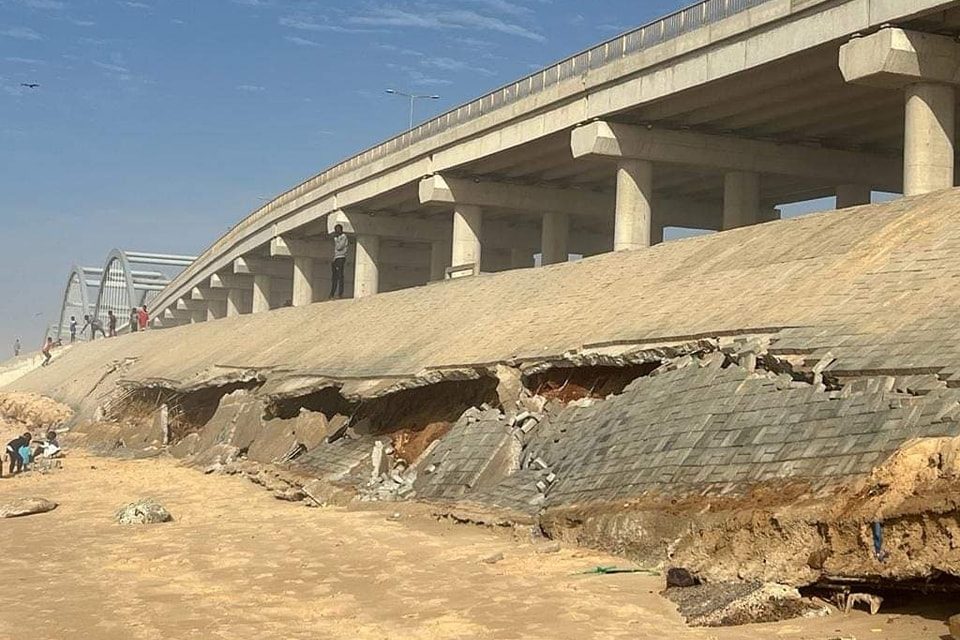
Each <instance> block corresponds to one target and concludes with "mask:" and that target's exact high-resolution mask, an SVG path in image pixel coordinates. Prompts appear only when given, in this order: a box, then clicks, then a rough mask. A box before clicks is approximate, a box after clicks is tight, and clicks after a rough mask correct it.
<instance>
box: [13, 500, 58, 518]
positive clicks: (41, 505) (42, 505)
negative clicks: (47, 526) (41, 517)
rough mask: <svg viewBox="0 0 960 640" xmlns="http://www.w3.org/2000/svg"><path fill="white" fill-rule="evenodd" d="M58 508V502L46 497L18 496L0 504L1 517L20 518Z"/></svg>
mask: <svg viewBox="0 0 960 640" xmlns="http://www.w3.org/2000/svg"><path fill="white" fill-rule="evenodd" d="M56 508H57V503H56V502H52V501H50V500H46V499H44V498H17V499H16V500H11V501H10V502H6V503H4V504H0V518H19V517H21V516H30V515H33V514H35V513H46V512H47V511H53V510H54V509H56Z"/></svg>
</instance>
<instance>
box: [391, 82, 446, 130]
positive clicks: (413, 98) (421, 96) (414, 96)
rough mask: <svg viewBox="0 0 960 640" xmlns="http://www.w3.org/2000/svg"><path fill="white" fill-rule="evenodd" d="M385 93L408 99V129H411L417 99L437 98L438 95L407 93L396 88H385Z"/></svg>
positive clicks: (438, 97)
mask: <svg viewBox="0 0 960 640" xmlns="http://www.w3.org/2000/svg"><path fill="white" fill-rule="evenodd" d="M387 93H389V94H390V95H392V96H402V97H404V98H409V99H410V127H409V128H410V129H413V115H414V108H415V105H416V102H417V100H439V99H440V96H438V95H430V94H416V93H407V92H406V91H399V90H397V89H387Z"/></svg>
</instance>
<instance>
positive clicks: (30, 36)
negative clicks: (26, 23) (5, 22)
mask: <svg viewBox="0 0 960 640" xmlns="http://www.w3.org/2000/svg"><path fill="white" fill-rule="evenodd" d="M0 36H6V37H7V38H16V39H17V40H43V36H41V35H40V34H39V33H37V32H36V31H34V30H33V29H31V28H29V27H9V28H7V29H3V30H0Z"/></svg>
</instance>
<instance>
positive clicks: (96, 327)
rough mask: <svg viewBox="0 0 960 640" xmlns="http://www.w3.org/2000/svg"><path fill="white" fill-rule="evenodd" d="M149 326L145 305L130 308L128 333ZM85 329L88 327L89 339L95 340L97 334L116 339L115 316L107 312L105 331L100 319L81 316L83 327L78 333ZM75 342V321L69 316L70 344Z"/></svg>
mask: <svg viewBox="0 0 960 640" xmlns="http://www.w3.org/2000/svg"><path fill="white" fill-rule="evenodd" d="M149 324H150V313H149V312H148V311H147V305H143V306H142V307H140V308H139V309H137V308H132V309H130V323H129V325H128V327H129V329H130V333H136V332H137V331H146V329H147V325H149ZM87 327H90V339H91V340H96V338H97V334H98V333H99V334H100V335H101V336H103V337H104V338H116V337H117V314H115V313H114V312H113V310H112V309H110V310H109V311H107V329H106V330H104V328H103V322H102V321H101V320H100V318H98V317H96V316H90V315H85V316H83V327H81V328H80V330H79V333H81V334H82V333H83V332H84V331H86V330H87ZM76 341H77V319H76V317H75V316H70V342H76Z"/></svg>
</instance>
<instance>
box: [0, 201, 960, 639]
mask: <svg viewBox="0 0 960 640" xmlns="http://www.w3.org/2000/svg"><path fill="white" fill-rule="evenodd" d="M957 229H960V198H958V196H957V194H956V193H954V192H950V193H943V194H931V195H930V196H926V197H924V198H919V199H906V200H904V201H898V202H895V203H890V204H887V205H883V206H875V207H864V208H861V209H856V210H853V211H852V212H846V213H844V214H843V215H839V214H838V215H836V216H833V217H831V216H810V217H807V218H804V219H802V220H790V221H785V222H783V223H776V224H774V225H758V226H756V227H753V228H750V229H748V230H742V231H739V232H734V233H731V234H718V235H717V236H711V237H709V238H697V239H693V240H690V241H684V242H678V243H666V245H664V246H663V247H658V248H657V249H656V250H652V251H650V252H624V253H622V254H617V255H610V256H603V257H598V258H591V259H588V260H584V261H582V262H580V263H576V264H571V265H561V266H555V267H551V269H546V270H529V271H530V273H529V274H523V275H524V277H525V278H526V279H524V278H521V277H520V276H519V275H516V274H513V275H511V274H504V275H502V276H499V275H496V276H490V277H485V278H477V279H469V278H465V279H463V281H462V282H458V283H453V284H450V285H449V286H446V287H424V288H422V290H420V291H403V292H397V293H391V294H387V295H385V296H374V297H372V298H371V299H369V300H367V301H365V305H364V306H363V310H362V311H363V313H362V314H361V313H360V311H358V310H357V309H354V308H346V307H344V308H342V309H341V308H339V307H338V308H337V310H336V313H334V311H333V310H331V307H332V306H334V305H311V306H310V307H308V308H302V309H301V308H298V309H291V310H287V312H286V315H284V314H280V315H277V314H261V315H262V316H263V318H246V317H245V318H241V319H238V320H236V321H235V322H236V325H235V330H236V331H237V332H239V333H238V334H237V335H243V336H244V337H245V339H244V340H240V341H237V340H235V339H233V338H231V341H229V344H228V343H227V342H225V341H226V338H225V337H224V335H225V334H224V332H223V331H219V332H213V330H212V329H210V328H209V327H208V326H198V327H184V328H179V329H174V330H171V331H170V332H167V331H164V332H148V334H147V335H145V336H142V340H140V341H139V342H136V343H134V342H132V341H131V342H130V343H129V344H130V345H133V346H127V344H128V343H127V342H125V341H123V340H116V341H104V342H105V344H101V345H97V346H96V349H99V350H102V352H101V351H97V352H96V353H94V351H93V350H89V351H85V350H84V349H76V350H72V351H71V352H70V353H69V354H65V355H64V356H63V358H62V359H60V360H59V361H58V363H57V366H56V367H51V368H49V369H50V370H44V371H38V372H35V373H31V374H28V375H27V376H25V377H24V378H22V379H21V380H20V381H18V382H17V383H16V384H15V385H14V387H15V390H16V391H18V392H45V393H49V395H51V396H52V397H54V398H56V399H57V400H62V401H64V402H68V403H69V404H70V405H71V406H73V407H74V408H75V409H76V415H75V416H74V417H73V418H71V419H69V422H68V423H67V424H69V426H70V427H71V434H70V437H71V438H73V439H75V442H76V443H78V444H83V445H86V446H90V447H91V448H94V449H95V450H97V451H101V452H103V453H105V454H109V455H122V456H126V457H138V456H149V455H172V456H175V457H176V458H178V459H180V460H182V461H183V463H184V464H186V465H190V466H192V467H195V468H197V469H199V470H204V471H207V472H210V473H229V474H242V475H244V476H245V477H248V478H250V479H251V480H252V481H254V482H257V483H258V484H262V485H263V486H264V487H265V488H266V489H268V490H270V491H271V492H272V493H273V494H274V495H275V496H277V497H278V498H279V499H283V500H298V501H301V502H303V503H304V504H308V505H311V506H318V505H335V504H336V505H339V504H347V503H350V502H373V501H384V502H397V501H417V502H420V503H425V504H427V505H429V506H430V508H431V509H433V510H434V512H435V513H437V514H439V515H443V516H449V517H451V518H454V519H456V520H458V521H463V522H477V523H483V524H488V525H496V526H509V527H515V528H516V529H518V530H520V531H530V530H533V531H536V532H538V534H542V535H544V536H545V537H547V538H549V539H550V540H551V542H557V543H560V544H562V545H564V546H566V545H571V546H586V547H591V548H596V549H602V550H606V551H609V552H612V553H615V554H618V555H620V556H623V557H625V558H629V559H630V560H632V561H633V562H634V563H636V564H637V565H638V566H641V567H645V568H649V569H651V570H663V569H665V568H666V567H683V568H685V569H687V570H688V571H689V572H690V573H691V575H693V576H696V577H697V580H698V581H699V582H700V584H699V585H696V586H692V587H689V589H698V588H700V587H703V589H702V590H701V591H700V593H701V594H706V593H708V590H709V589H711V588H714V587H716V586H717V585H749V587H750V588H749V589H746V588H745V587H744V589H745V590H744V591H743V593H742V594H741V595H742V596H743V597H747V596H749V597H757V598H760V600H761V601H762V603H766V602H767V601H768V600H769V599H770V598H769V597H768V596H770V595H771V594H773V595H776V594H777V593H779V594H781V595H782V594H788V595H789V596H790V597H784V598H780V599H781V600H784V601H790V602H792V601H793V600H794V598H793V593H794V592H793V591H790V590H797V589H801V590H803V589H808V588H827V589H829V588H839V587H842V588H846V589H849V591H850V592H851V593H863V594H867V595H874V596H882V595H883V594H882V590H883V589H884V588H885V587H894V586H895V587H897V588H900V589H906V590H918V591H919V590H920V589H921V588H923V589H936V590H937V591H938V592H950V593H956V592H957V591H960V498H958V496H960V453H958V452H960V444H958V443H960V346H958V345H960V342H958V341H957V331H956V328H955V325H956V317H957V316H958V315H960V303H958V302H957V301H960V261H958V260H957V258H956V256H958V255H960V232H957ZM652 254H656V255H655V256H652ZM651 256H652V257H651ZM638 274H642V277H639V276H638ZM597 283H601V284H602V286H598V285H597ZM532 291H535V292H536V295H535V296H534V295H532V294H531V292H532ZM358 308H359V307H358ZM558 310H562V312H560V311H558ZM337 314H339V315H337ZM274 315H276V318H273V317H272V316H274ZM479 319H482V322H481V321H479ZM474 320H476V321H474ZM222 322H223V323H224V324H223V326H225V327H233V326H234V325H231V324H229V323H230V322H234V321H233V320H225V321H222ZM270 322H278V323H281V322H289V323H291V324H289V325H283V326H279V325H278V326H277V327H274V329H276V330H271V331H262V330H261V325H260V323H270ZM344 323H346V324H344ZM217 324H218V323H205V325H217ZM304 326H309V327H314V326H315V327H328V326H330V327H333V326H336V327H344V326H349V327H350V329H351V331H356V335H360V336H363V340H360V341H355V342H349V341H347V342H344V341H336V342H331V340H329V339H328V338H327V335H328V334H329V335H333V333H332V332H321V333H320V334H319V337H318V338H317V340H316V345H313V344H311V345H310V346H309V347H305V346H304V344H303V341H302V340H299V339H298V340H296V341H295V342H288V341H287V339H286V338H285V337H282V338H276V339H274V338H273V337H271V342H269V344H268V345H267V346H263V345H261V346H259V347H258V346H256V344H255V343H256V342H257V339H259V338H257V337H258V336H261V335H266V334H269V335H271V336H286V335H287V334H286V333H285V332H286V331H287V330H289V332H290V334H291V335H292V334H296V333H297V332H298V331H299V330H300V329H302V327H304ZM213 328H214V329H216V326H214V327H213ZM244 331H246V332H247V333H242V332H244ZM228 333H229V332H228ZM246 338H249V340H247V339H246ZM218 340H219V341H220V342H217V341H218ZM247 342H250V344H247ZM181 343H182V344H183V345H186V346H181ZM142 345H146V346H142ZM217 345H219V346H217ZM147 347H149V349H150V350H146V349H147ZM228 347H229V348H228ZM138 349H145V350H144V351H137V350H138ZM127 350H133V351H131V352H130V353H127V352H126V351H127ZM167 351H170V352H171V353H175V354H176V356H177V357H176V358H174V357H173V356H172V355H168V354H167V353H166V352H167ZM86 353H90V354H92V355H89V356H88V355H84V354H86ZM225 353H229V354H230V358H229V359H230V360H231V361H233V362H237V363H239V364H237V365H235V366H228V365H225V364H222V363H221V360H222V359H224V358H225V356H224V354H225ZM101 360H102V361H103V362H109V363H112V364H110V365H109V366H108V365H104V364H103V362H101ZM249 362H254V363H256V364H257V366H256V367H254V366H249V365H248V364H244V363H249ZM116 363H123V365H122V366H120V365H118V364H116ZM91 372H93V373H91ZM88 378H90V379H91V380H87V379H88ZM78 381H79V382H78ZM0 397H3V396H0ZM164 407H166V409H164ZM0 408H2V406H0ZM18 410H19V409H17V408H16V407H12V408H10V409H8V411H11V412H13V413H16V412H17V411H18ZM162 411H166V413H165V414H163V413H162ZM164 415H165V416H166V417H165V418H164ZM757 585H759V586H757ZM764 585H780V586H779V587H767V586H764ZM691 593H698V592H696V591H694V592H691ZM755 594H760V595H759V596H755ZM704 597H705V596H702V595H701V596H700V597H699V599H700V600H701V601H702V600H703V598H704ZM775 599H776V598H775ZM806 604H809V603H806ZM724 606H726V605H724ZM765 606H766V605H765V604H764V606H760V607H759V608H758V609H756V611H760V613H754V614H752V615H754V616H760V617H763V616H764V615H766V614H765V613H763V611H765V610H766V609H765ZM860 606H863V605H862V604H861V605H860ZM801 609H803V608H802V607H798V608H797V612H798V613H802V612H803V611H801ZM747 610H750V611H754V610H755V609H754V608H752V605H751V607H747ZM778 610H779V611H790V610H793V604H789V605H785V606H784V607H781V608H780V609H778ZM804 610H805V609H804ZM717 611H719V612H720V613H717ZM696 615H697V616H700V617H703V616H708V615H709V616H713V617H712V618H710V620H715V619H723V620H736V619H740V617H739V614H737V613H734V612H731V611H728V610H726V609H724V608H722V607H721V608H719V609H716V610H714V611H711V612H704V613H702V614H701V613H698V614H696ZM778 615H779V614H778ZM704 619H706V618H704Z"/></svg>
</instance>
